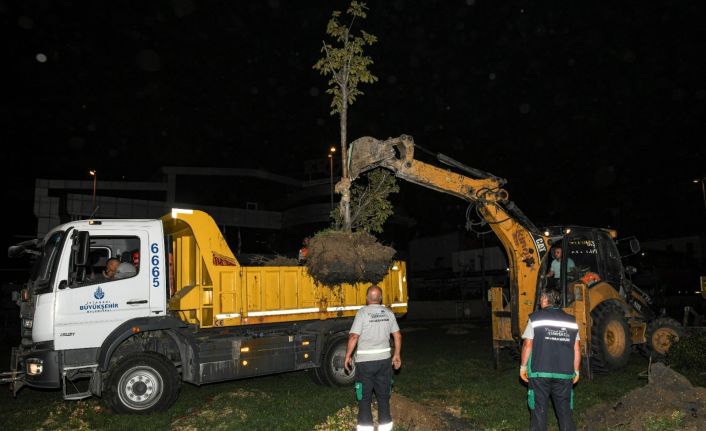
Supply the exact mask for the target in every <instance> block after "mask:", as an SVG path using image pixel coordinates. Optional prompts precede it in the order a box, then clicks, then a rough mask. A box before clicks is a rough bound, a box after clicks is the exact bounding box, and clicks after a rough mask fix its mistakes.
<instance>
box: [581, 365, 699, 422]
mask: <svg viewBox="0 0 706 431" xmlns="http://www.w3.org/2000/svg"><path fill="white" fill-rule="evenodd" d="M584 422H585V423H587V424H588V425H586V426H585V427H583V428H582V429H583V430H584V431H594V430H603V429H621V430H626V431H628V430H629V431H643V430H653V429H670V430H683V431H686V430H694V431H695V430H703V429H706V388H702V387H694V386H692V385H691V383H690V382H689V380H687V379H686V377H684V376H682V375H681V374H679V373H677V372H676V371H674V370H672V369H671V368H669V367H667V366H665V365H664V364H661V363H656V364H652V366H651V367H650V372H649V379H648V383H647V385H646V386H643V387H641V388H637V389H634V390H632V391H630V392H628V393H627V394H625V396H623V398H621V399H620V400H618V401H616V402H613V403H604V404H599V405H597V406H594V407H592V408H590V409H588V410H587V411H586V413H585V421H584Z"/></svg>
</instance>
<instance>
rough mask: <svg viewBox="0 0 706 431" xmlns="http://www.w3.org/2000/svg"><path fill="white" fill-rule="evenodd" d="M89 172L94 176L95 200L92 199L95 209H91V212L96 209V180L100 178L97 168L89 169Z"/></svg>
mask: <svg viewBox="0 0 706 431" xmlns="http://www.w3.org/2000/svg"><path fill="white" fill-rule="evenodd" d="M88 173H89V174H91V176H92V177H93V200H92V201H91V202H92V204H93V209H92V210H91V212H95V211H96V180H97V179H98V174H97V172H96V170H95V169H92V170H90V171H88Z"/></svg>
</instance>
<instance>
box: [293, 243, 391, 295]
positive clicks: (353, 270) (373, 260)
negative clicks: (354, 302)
mask: <svg viewBox="0 0 706 431" xmlns="http://www.w3.org/2000/svg"><path fill="white" fill-rule="evenodd" d="M394 255H395V249H393V248H391V247H387V246H384V245H382V244H380V243H379V242H378V241H377V239H376V238H375V237H374V236H372V235H370V234H369V233H367V232H363V231H360V232H352V233H347V232H340V231H327V232H322V233H320V234H317V235H316V236H314V237H313V238H312V239H311V240H310V241H309V247H308V257H307V260H306V266H307V269H308V271H309V274H310V275H311V276H312V277H313V278H314V280H316V281H317V282H319V283H321V284H324V285H327V286H336V285H339V284H342V283H378V282H380V281H381V280H382V279H383V278H384V277H385V275H386V274H387V270H388V269H389V267H390V264H391V263H392V257H393V256H394Z"/></svg>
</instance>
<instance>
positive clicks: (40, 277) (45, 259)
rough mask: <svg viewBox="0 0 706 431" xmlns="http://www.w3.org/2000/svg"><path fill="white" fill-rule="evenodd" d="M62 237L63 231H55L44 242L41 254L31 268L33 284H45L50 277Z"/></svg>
mask: <svg viewBox="0 0 706 431" xmlns="http://www.w3.org/2000/svg"><path fill="white" fill-rule="evenodd" d="M63 238H64V232H56V233H54V234H53V235H52V236H50V237H49V239H48V240H47V241H46V242H45V243H44V246H43V247H42V250H41V256H40V257H39V259H37V261H36V263H35V266H34V268H33V270H32V276H31V281H33V282H34V285H35V286H40V285H43V284H46V283H48V282H49V280H50V279H51V274H52V268H53V267H54V264H55V262H56V261H57V257H58V256H59V253H60V251H61V250H60V247H61V244H62V239H63Z"/></svg>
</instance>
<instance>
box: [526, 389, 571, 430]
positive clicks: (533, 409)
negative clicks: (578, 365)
mask: <svg viewBox="0 0 706 431" xmlns="http://www.w3.org/2000/svg"><path fill="white" fill-rule="evenodd" d="M572 388H573V383H572V382H571V380H569V379H545V378H530V379H529V390H530V392H529V394H528V401H529V407H530V431H546V429H547V410H548V409H549V398H551V399H552V401H553V402H554V410H556V416H557V420H558V421H559V429H560V430H561V431H575V430H576V425H574V420H573V418H572V415H571V390H572ZM533 401H534V403H533ZM533 404H534V405H533Z"/></svg>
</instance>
